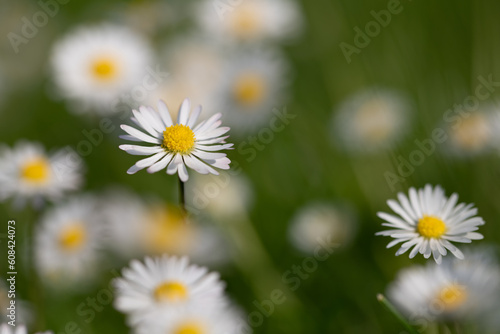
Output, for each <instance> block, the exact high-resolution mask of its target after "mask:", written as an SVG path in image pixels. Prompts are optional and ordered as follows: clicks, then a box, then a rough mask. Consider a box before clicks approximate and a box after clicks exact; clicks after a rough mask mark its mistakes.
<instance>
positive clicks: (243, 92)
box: [234, 73, 266, 105]
mask: <svg viewBox="0 0 500 334" xmlns="http://www.w3.org/2000/svg"><path fill="white" fill-rule="evenodd" d="M265 91H266V83H265V82H264V79H263V78H262V77H261V76H260V75H257V74H255V73H245V74H242V75H241V76H240V77H239V78H237V79H236V83H235V85H234V96H235V98H236V101H238V102H239V103H241V104H243V105H253V104H257V103H259V102H260V101H262V99H263V98H264V94H265Z"/></svg>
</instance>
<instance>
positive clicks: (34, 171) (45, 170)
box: [21, 158, 50, 183]
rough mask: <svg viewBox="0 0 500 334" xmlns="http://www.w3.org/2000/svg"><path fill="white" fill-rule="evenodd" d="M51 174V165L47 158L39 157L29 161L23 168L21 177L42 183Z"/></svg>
mask: <svg viewBox="0 0 500 334" xmlns="http://www.w3.org/2000/svg"><path fill="white" fill-rule="evenodd" d="M49 175H50V165H49V162H48V161H47V159H45V158H37V159H34V160H31V161H29V162H28V163H26V164H25V165H24V166H23V167H22V168H21V177H22V178H23V179H24V180H25V181H28V182H32V183H42V182H45V181H47V179H48V178H49Z"/></svg>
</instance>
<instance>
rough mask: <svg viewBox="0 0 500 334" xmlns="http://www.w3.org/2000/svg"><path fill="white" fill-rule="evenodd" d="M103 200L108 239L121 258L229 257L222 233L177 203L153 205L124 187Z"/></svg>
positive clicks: (199, 259)
mask: <svg viewBox="0 0 500 334" xmlns="http://www.w3.org/2000/svg"><path fill="white" fill-rule="evenodd" d="M100 202H101V206H102V208H101V210H102V212H103V216H104V217H105V221H106V223H105V224H104V227H103V229H104V234H105V236H106V240H107V242H108V244H109V246H110V248H111V249H112V250H113V251H114V252H115V253H117V254H118V255H120V256H121V257H125V258H132V257H136V256H144V255H156V254H164V253H167V254H170V255H187V256H189V257H190V258H191V259H193V260H194V261H195V262H196V263H203V264H211V265H214V264H215V265H219V264H223V263H225V262H227V260H228V254H227V245H225V244H226V243H225V240H223V238H222V236H221V235H220V233H219V232H218V231H217V230H215V228H213V227H209V226H204V225H202V224H200V223H199V222H196V221H192V219H191V217H188V218H186V217H185V216H184V215H182V214H181V212H180V211H179V209H178V208H177V207H176V206H170V205H165V204H161V202H159V201H156V202H155V203H153V204H150V203H147V202H145V201H143V200H141V199H140V198H138V196H134V195H133V194H130V193H127V192H126V191H124V190H115V191H110V192H109V193H107V194H106V195H105V196H103V197H102V198H101V201H100ZM186 220H187V221H186Z"/></svg>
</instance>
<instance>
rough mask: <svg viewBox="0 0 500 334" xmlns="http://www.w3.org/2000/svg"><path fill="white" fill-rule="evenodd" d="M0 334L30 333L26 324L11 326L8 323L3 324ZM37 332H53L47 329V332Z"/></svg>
mask: <svg viewBox="0 0 500 334" xmlns="http://www.w3.org/2000/svg"><path fill="white" fill-rule="evenodd" d="M0 334H28V330H27V329H26V326H24V325H16V326H11V325H8V324H1V325H0ZM35 334H53V332H51V331H46V332H37V333H35Z"/></svg>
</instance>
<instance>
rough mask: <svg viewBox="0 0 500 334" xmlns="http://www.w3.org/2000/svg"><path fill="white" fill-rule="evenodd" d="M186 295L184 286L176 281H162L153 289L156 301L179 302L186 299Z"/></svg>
mask: <svg viewBox="0 0 500 334" xmlns="http://www.w3.org/2000/svg"><path fill="white" fill-rule="evenodd" d="M187 296H188V291H187V288H186V286H185V285H184V284H182V283H179V282H176V281H168V282H164V283H162V284H160V285H158V286H157V287H156V289H155V291H154V297H155V299H156V300H157V301H158V302H179V301H183V300H186V298H187Z"/></svg>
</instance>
